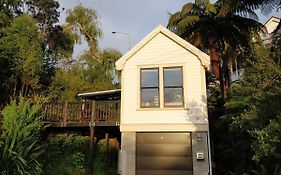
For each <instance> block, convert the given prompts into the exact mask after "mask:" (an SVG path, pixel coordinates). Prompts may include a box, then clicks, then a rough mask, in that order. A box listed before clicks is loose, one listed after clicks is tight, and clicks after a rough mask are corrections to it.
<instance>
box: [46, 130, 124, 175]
mask: <svg viewBox="0 0 281 175" xmlns="http://www.w3.org/2000/svg"><path fill="white" fill-rule="evenodd" d="M118 147H119V144H118V142H117V141H116V139H110V141H109V147H108V150H107V149H106V145H105V140H101V141H99V142H98V143H96V144H95V148H94V155H93V161H94V162H93V164H94V165H93V167H94V174H95V175H111V174H114V175H115V174H117V173H116V172H117V159H118ZM88 158H89V137H87V136H80V135H77V134H58V135H54V136H51V137H49V138H48V141H47V143H46V152H45V153H44V155H43V157H42V163H43V164H44V167H43V174H45V175H54V174H58V175H86V173H87V170H88Z"/></svg>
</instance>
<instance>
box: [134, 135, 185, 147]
mask: <svg viewBox="0 0 281 175" xmlns="http://www.w3.org/2000/svg"><path fill="white" fill-rule="evenodd" d="M142 143H145V144H154V143H156V144H160V143H161V144H166V143H167V144H169V143H173V144H188V145H189V144H190V134H189V133H184V134H183V133H138V137H137V144H142Z"/></svg>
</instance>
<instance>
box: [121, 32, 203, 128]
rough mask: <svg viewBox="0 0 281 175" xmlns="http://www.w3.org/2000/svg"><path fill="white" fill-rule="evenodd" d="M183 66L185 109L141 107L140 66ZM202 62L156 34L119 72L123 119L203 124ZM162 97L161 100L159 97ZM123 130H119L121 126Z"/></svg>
mask: <svg viewBox="0 0 281 175" xmlns="http://www.w3.org/2000/svg"><path fill="white" fill-rule="evenodd" d="M158 66H165V67H166V66H183V74H184V76H183V78H184V96H185V99H184V101H185V108H178V109H175V108H173V109H169V108H158V109H147V108H140V107H139V106H140V68H143V67H158ZM202 69H203V67H202V65H201V62H200V60H199V59H198V58H197V56H196V55H194V54H193V53H191V52H190V51H188V50H186V49H185V48H183V47H182V46H180V45H179V44H177V43H175V42H174V41H172V40H171V39H169V38H168V37H166V36H165V35H164V34H162V33H158V34H157V35H156V36H155V37H154V38H153V39H152V40H150V41H149V42H148V43H147V44H146V45H145V46H144V47H143V48H141V50H139V51H138V52H137V53H135V54H134V55H133V56H132V58H130V59H129V60H128V61H127V62H126V64H125V66H124V68H123V72H122V106H123V110H122V114H121V116H122V118H121V126H122V125H126V124H167V123H168V124H190V123H193V124H194V123H206V122H207V120H206V116H207V108H206V91H204V92H202V90H205V88H201V87H205V84H203V83H204V82H205V79H204V80H201V79H202V78H205V73H204V75H203V77H202ZM161 100H163V99H161ZM121 130H122V129H121Z"/></svg>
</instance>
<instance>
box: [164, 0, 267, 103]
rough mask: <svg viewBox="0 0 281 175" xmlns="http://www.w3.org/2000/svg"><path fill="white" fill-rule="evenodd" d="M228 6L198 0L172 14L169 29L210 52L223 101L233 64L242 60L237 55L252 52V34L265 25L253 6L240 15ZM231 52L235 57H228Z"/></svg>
mask: <svg viewBox="0 0 281 175" xmlns="http://www.w3.org/2000/svg"><path fill="white" fill-rule="evenodd" d="M225 9H226V8H225V7H224V3H223V0H221V1H217V2H216V3H214V4H212V3H210V1H209V0H196V1H195V3H187V4H185V5H184V6H183V7H182V9H181V10H180V11H178V12H176V13H174V14H171V16H170V19H169V23H168V28H169V29H171V30H172V31H174V32H175V33H177V34H178V35H179V36H181V37H182V38H184V39H185V40H187V41H189V42H191V43H192V44H193V45H195V46H196V47H199V48H200V49H201V50H203V51H205V52H208V53H209V54H210V57H211V67H212V70H211V71H212V72H213V74H214V77H215V79H216V80H219V81H220V86H221V95H222V99H223V101H225V100H226V98H227V94H228V91H229V90H228V89H229V87H230V74H229V63H231V62H238V63H239V61H241V60H238V61H237V60H236V59H235V58H239V59H241V58H243V57H244V56H241V55H245V54H246V53H251V52H250V51H251V49H252V48H253V47H252V37H253V36H254V34H257V32H259V31H260V30H261V29H262V27H263V25H262V24H260V23H259V22H257V21H256V20H255V19H257V15H256V14H255V12H254V11H252V10H251V9H249V8H246V7H245V9H244V11H242V9H241V10H240V14H239V13H236V12H235V11H234V10H229V11H225ZM222 11H224V12H222ZM242 12H243V13H242ZM241 14H242V15H241ZM245 16H248V17H251V18H247V17H245ZM230 52H231V53H232V54H231V57H228V56H227V55H229V53H230ZM233 60H235V61H233Z"/></svg>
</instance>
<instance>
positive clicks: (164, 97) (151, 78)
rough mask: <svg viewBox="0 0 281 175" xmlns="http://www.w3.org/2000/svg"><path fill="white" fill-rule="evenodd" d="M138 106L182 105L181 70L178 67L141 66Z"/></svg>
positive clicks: (161, 106)
mask: <svg viewBox="0 0 281 175" xmlns="http://www.w3.org/2000/svg"><path fill="white" fill-rule="evenodd" d="M140 72H141V84H140V86H141V87H140V101H141V102H140V103H141V104H140V107H141V108H163V107H167V108H168V107H183V106H184V97H183V96H184V95H183V70H182V67H181V66H178V67H159V68H158V67H157V68H142V69H140Z"/></svg>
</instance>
